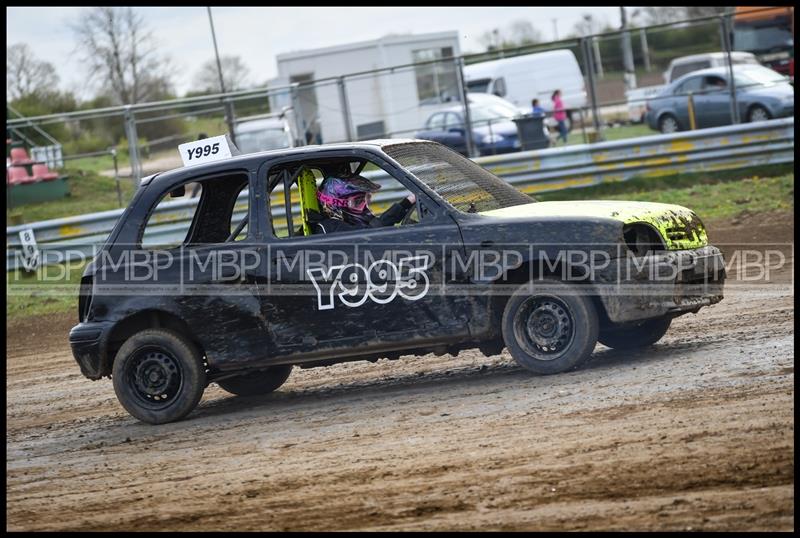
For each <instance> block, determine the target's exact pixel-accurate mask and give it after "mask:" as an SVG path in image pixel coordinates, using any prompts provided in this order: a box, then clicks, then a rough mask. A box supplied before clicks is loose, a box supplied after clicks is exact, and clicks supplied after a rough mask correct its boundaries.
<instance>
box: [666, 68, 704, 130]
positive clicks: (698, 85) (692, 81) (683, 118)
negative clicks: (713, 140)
mask: <svg viewBox="0 0 800 538" xmlns="http://www.w3.org/2000/svg"><path fill="white" fill-rule="evenodd" d="M702 88H703V77H690V78H688V79H686V80H685V81H684V82H683V83H682V84H680V85H679V86H678V88H677V89H676V90H675V100H674V101H673V106H674V110H675V115H676V117H677V118H678V123H680V125H681V126H682V127H683V128H684V129H688V128H689V126H690V125H691V124H690V122H689V95H690V94H691V95H692V99H693V100H695V101H694V104H695V120H696V121H697V120H698V119H699V117H700V115H702V113H703V111H702V110H701V109H698V107H697V101H696V98H697V96H698V94H699V93H700V91H701V90H702Z"/></svg>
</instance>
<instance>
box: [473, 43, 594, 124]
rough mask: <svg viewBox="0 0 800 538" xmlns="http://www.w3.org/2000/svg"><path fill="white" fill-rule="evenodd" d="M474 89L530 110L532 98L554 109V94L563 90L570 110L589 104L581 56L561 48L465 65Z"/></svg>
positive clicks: (550, 109) (544, 107) (548, 109)
mask: <svg viewBox="0 0 800 538" xmlns="http://www.w3.org/2000/svg"><path fill="white" fill-rule="evenodd" d="M464 78H465V79H466V82H467V87H468V88H469V91H471V92H483V93H493V94H495V95H499V96H500V97H503V98H505V99H507V100H509V101H511V102H512V103H514V104H515V105H516V106H518V107H520V108H523V109H525V110H528V111H530V109H531V101H533V99H534V98H536V99H539V105H540V106H541V107H542V108H543V109H544V110H546V111H547V112H551V111H552V110H553V101H552V100H551V96H552V94H553V92H554V91H555V90H558V89H560V90H561V99H562V100H563V101H564V107H565V108H566V109H567V110H570V111H572V110H575V109H578V108H580V107H583V106H586V103H587V100H586V86H585V84H584V80H583V75H582V74H581V68H580V66H579V65H578V60H577V59H576V58H575V55H574V54H573V53H572V51H571V50H568V49H559V50H549V51H546V52H538V53H534V54H526V55H524V56H514V57H512V58H502V59H500V60H491V61H488V62H481V63H477V64H471V65H467V66H465V67H464Z"/></svg>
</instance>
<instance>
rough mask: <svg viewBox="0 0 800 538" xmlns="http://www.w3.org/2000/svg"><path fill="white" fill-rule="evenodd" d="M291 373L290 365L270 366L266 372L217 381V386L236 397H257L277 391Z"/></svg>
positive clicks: (261, 371)
mask: <svg viewBox="0 0 800 538" xmlns="http://www.w3.org/2000/svg"><path fill="white" fill-rule="evenodd" d="M291 373H292V365H291V364H289V365H279V366H271V367H269V368H268V369H266V370H260V371H258V372H252V373H249V374H245V375H240V376H236V377H230V378H228V379H222V380H220V381H217V385H219V386H220V387H222V389H223V390H225V391H227V392H230V393H231V394H235V395H237V396H258V395H260V394H269V393H270V392H272V391H274V390H276V389H278V387H280V386H281V385H283V384H284V383H286V380H287V379H289V374H291Z"/></svg>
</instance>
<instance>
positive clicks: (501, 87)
mask: <svg viewBox="0 0 800 538" xmlns="http://www.w3.org/2000/svg"><path fill="white" fill-rule="evenodd" d="M493 93H494V94H495V95H497V96H498V97H505V96H506V79H504V78H503V77H500V78H498V79H495V81H494V92H493Z"/></svg>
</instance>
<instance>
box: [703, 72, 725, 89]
mask: <svg viewBox="0 0 800 538" xmlns="http://www.w3.org/2000/svg"><path fill="white" fill-rule="evenodd" d="M727 86H728V83H727V82H725V79H724V78H722V77H718V76H714V75H709V76H706V77H703V91H706V92H715V91H722V90H724V89H725V88H727Z"/></svg>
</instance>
